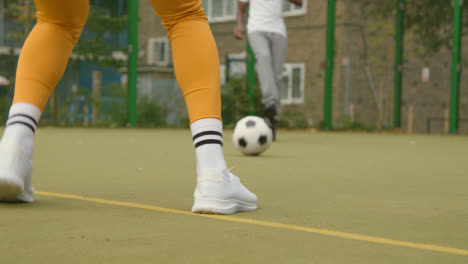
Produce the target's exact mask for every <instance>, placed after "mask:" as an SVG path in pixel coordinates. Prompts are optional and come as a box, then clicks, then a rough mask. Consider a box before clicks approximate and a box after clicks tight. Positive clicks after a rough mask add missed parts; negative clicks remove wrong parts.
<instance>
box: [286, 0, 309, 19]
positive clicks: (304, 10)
mask: <svg viewBox="0 0 468 264" xmlns="http://www.w3.org/2000/svg"><path fill="white" fill-rule="evenodd" d="M284 1H288V0H284ZM288 2H289V1H288ZM307 2H308V1H307V0H303V1H302V5H301V8H300V9H294V10H290V11H284V10H283V17H295V16H303V15H306V14H307ZM289 6H291V7H292V6H295V4H293V3H291V2H289Z"/></svg>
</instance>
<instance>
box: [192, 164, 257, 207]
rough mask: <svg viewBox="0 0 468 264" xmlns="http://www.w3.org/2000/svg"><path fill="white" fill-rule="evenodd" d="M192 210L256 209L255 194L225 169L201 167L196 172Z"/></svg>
mask: <svg viewBox="0 0 468 264" xmlns="http://www.w3.org/2000/svg"><path fill="white" fill-rule="evenodd" d="M194 198H195V201H194V204H193V207H192V212H194V213H207V214H233V213H235V212H240V211H253V210H256V209H257V196H256V195H255V194H253V193H252V192H250V191H249V190H247V188H245V187H244V186H243V185H242V184H241V182H240V180H239V178H238V177H237V176H235V175H234V174H232V173H230V172H229V171H228V170H227V169H226V170H223V171H222V172H218V171H215V170H212V169H202V170H201V171H199V173H198V177H197V187H196V188H195V192H194Z"/></svg>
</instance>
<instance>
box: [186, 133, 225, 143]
mask: <svg viewBox="0 0 468 264" xmlns="http://www.w3.org/2000/svg"><path fill="white" fill-rule="evenodd" d="M207 135H215V136H220V137H223V134H221V133H220V132H218V131H204V132H200V133H198V134H196V135H195V136H193V140H194V141H195V139H197V138H199V137H202V136H207Z"/></svg>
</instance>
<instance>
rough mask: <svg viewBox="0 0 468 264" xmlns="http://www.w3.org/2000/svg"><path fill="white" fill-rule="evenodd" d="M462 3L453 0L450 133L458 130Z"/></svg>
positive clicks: (459, 0) (461, 0) (461, 1)
mask: <svg viewBox="0 0 468 264" xmlns="http://www.w3.org/2000/svg"><path fill="white" fill-rule="evenodd" d="M462 3H463V0H453V48H452V87H451V94H450V133H451V134H456V133H457V132H458V111H459V102H460V101H459V95H460V73H461V64H460V58H461V35H462Z"/></svg>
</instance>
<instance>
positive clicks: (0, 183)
mask: <svg viewBox="0 0 468 264" xmlns="http://www.w3.org/2000/svg"><path fill="white" fill-rule="evenodd" d="M22 191H23V184H22V183H21V182H18V181H15V180H13V179H9V178H1V177H0V201H1V202H18V195H20V194H21V192H22Z"/></svg>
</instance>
